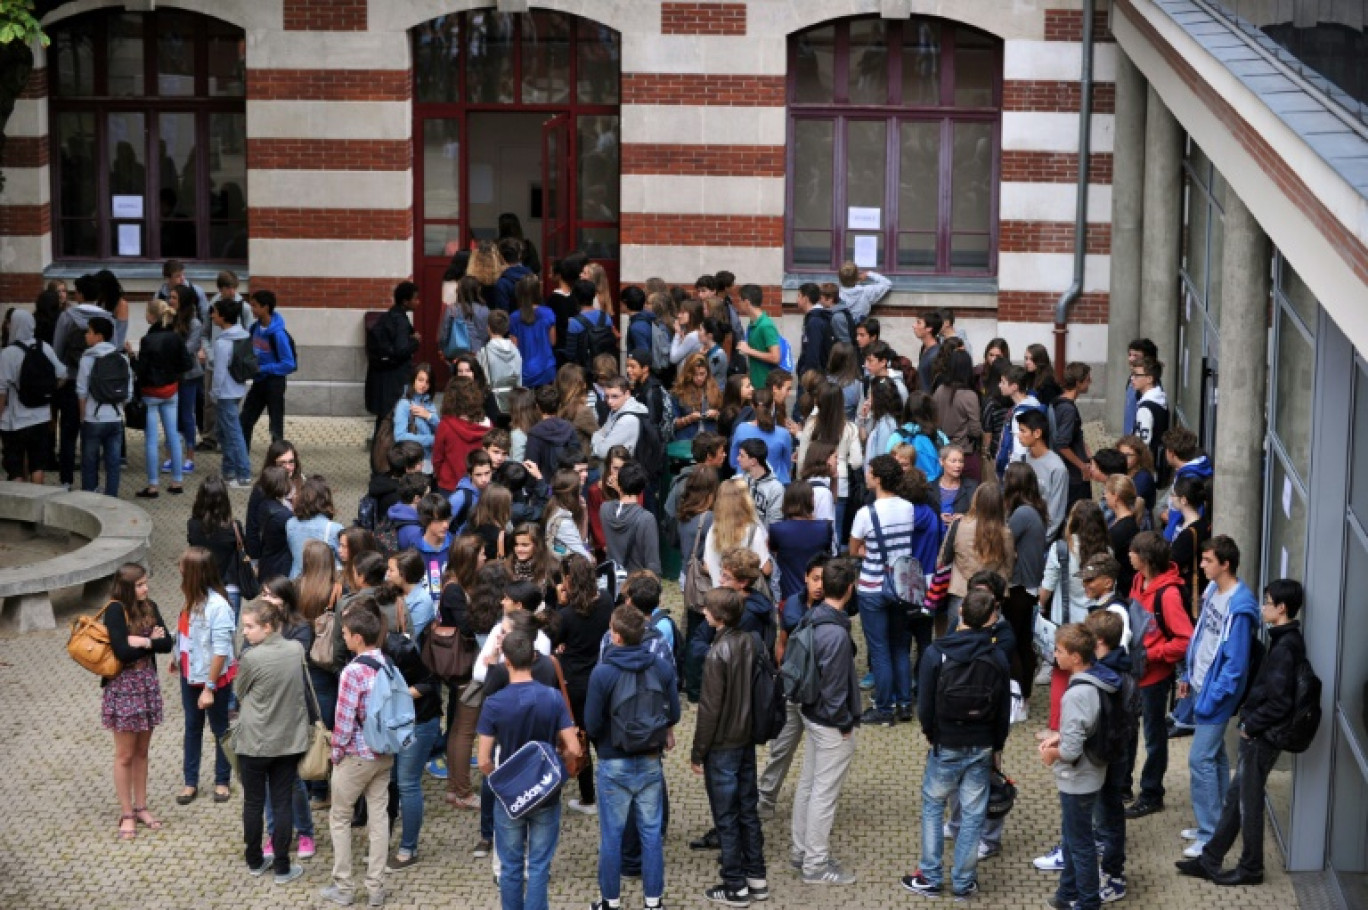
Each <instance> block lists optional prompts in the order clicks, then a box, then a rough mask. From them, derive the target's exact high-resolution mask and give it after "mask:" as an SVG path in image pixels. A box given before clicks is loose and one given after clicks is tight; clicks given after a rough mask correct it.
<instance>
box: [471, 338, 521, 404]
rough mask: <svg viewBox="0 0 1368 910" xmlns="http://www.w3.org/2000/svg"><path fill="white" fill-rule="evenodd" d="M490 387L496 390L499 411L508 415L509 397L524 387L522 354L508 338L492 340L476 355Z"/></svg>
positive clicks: (495, 395) (495, 398)
mask: <svg viewBox="0 0 1368 910" xmlns="http://www.w3.org/2000/svg"><path fill="white" fill-rule="evenodd" d="M475 359H476V360H478V361H479V362H480V367H481V369H483V370H484V372H485V378H486V379H488V380H489V387H490V388H491V389H493V390H494V400H495V401H497V402H498V403H499V410H501V411H503V412H504V413H508V396H509V395H510V394H511V393H512V391H513V389H515V388H517V387H518V386H520V385H522V354H520V353H519V352H518V346H517V345H516V344H514V343H513V342H511V341H509V340H508V339H507V338H491V339H489V342H488V343H487V344H486V345H485V346H484V347H482V348H480V353H479V354H477V355H476V358H475Z"/></svg>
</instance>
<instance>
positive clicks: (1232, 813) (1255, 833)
mask: <svg viewBox="0 0 1368 910" xmlns="http://www.w3.org/2000/svg"><path fill="white" fill-rule="evenodd" d="M1277 760H1278V750H1277V749H1275V748H1273V747H1272V746H1270V745H1269V744H1268V743H1266V742H1264V741H1263V740H1262V739H1245V738H1244V737H1243V736H1242V737H1241V738H1240V753H1239V757H1238V759H1237V764H1236V765H1235V777H1234V778H1233V779H1232V780H1231V781H1230V788H1229V789H1228V790H1226V798H1225V803H1224V804H1223V805H1222V806H1221V818H1220V820H1219V821H1218V822H1216V832H1215V833H1214V834H1212V835H1211V840H1209V841H1207V845H1206V849H1205V850H1203V851H1202V861H1203V862H1204V863H1206V864H1207V865H1208V866H1209V867H1210V868H1211V869H1213V870H1215V869H1218V868H1220V866H1221V862H1222V861H1223V860H1224V859H1225V855H1226V854H1227V853H1229V852H1230V848H1231V847H1232V846H1234V844H1235V835H1237V834H1238V835H1239V836H1240V838H1241V839H1242V840H1243V841H1244V844H1243V846H1242V847H1241V849H1240V862H1239V866H1238V868H1239V870H1240V871H1241V872H1244V873H1247V874H1249V875H1263V871H1264V861H1263V838H1264V793H1265V791H1266V790H1267V785H1268V774H1269V772H1270V771H1272V770H1273V764H1274V763H1275V762H1276V761H1277Z"/></svg>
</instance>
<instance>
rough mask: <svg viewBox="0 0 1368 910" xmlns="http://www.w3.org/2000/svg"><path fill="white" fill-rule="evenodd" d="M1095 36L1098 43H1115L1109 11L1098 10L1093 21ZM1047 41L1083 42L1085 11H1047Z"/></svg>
mask: <svg viewBox="0 0 1368 910" xmlns="http://www.w3.org/2000/svg"><path fill="white" fill-rule="evenodd" d="M1093 26H1094V33H1093V36H1094V37H1095V38H1096V39H1097V40H1098V41H1115V40H1116V39H1115V38H1114V37H1113V36H1112V33H1111V24H1110V22H1109V21H1108V19H1107V11H1106V10H1105V9H1102V8H1100V7H1099V8H1098V9H1097V12H1096V13H1095V16H1094V19H1093ZM1045 40H1046V41H1082V40H1083V11H1082V10H1081V9H1047V10H1046V11H1045Z"/></svg>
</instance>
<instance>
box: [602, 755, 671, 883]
mask: <svg viewBox="0 0 1368 910" xmlns="http://www.w3.org/2000/svg"><path fill="white" fill-rule="evenodd" d="M664 792H665V773H664V771H663V769H662V768H661V765H660V756H659V755H656V756H653V757H650V758H647V757H644V756H642V757H635V758H608V759H604V758H600V759H599V766H598V810H599V812H598V820H599V862H598V880H599V894H600V896H602V897H603V898H604V899H605V900H614V901H615V900H617V899H618V898H619V897H621V892H622V831H623V828H624V827H626V825H627V818H628V815H629V814H630V815H631V817H632V818H634V819H635V820H636V829H637V832H638V833H639V834H640V836H641V853H642V863H641V886H642V890H643V891H644V893H645V895H646V897H648V898H657V897H661V896H662V895H663V894H664V893H665V845H664V843H663V841H662V838H661V822H662V817H663V815H664V800H663V796H664Z"/></svg>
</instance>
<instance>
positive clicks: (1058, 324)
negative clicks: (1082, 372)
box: [1054, 0, 1095, 375]
mask: <svg viewBox="0 0 1368 910" xmlns="http://www.w3.org/2000/svg"><path fill="white" fill-rule="evenodd" d="M1094 3H1095V0H1083V63H1082V72H1081V74H1080V78H1079V85H1080V86H1081V88H1082V92H1081V96H1082V97H1081V98H1080V103H1079V112H1078V205H1077V208H1076V209H1075V212H1074V270H1073V283H1072V284H1070V285H1069V289H1068V290H1067V291H1065V292H1064V295H1063V296H1062V297H1060V298H1059V302H1058V303H1056V304H1055V325H1054V336H1055V344H1054V348H1055V350H1054V357H1055V359H1054V362H1055V374H1056V375H1062V374H1063V371H1064V364H1065V359H1064V356H1065V355H1064V341H1065V339H1066V338H1068V335H1069V307H1070V306H1072V305H1073V303H1074V301H1076V300H1077V299H1078V297H1079V295H1080V294H1082V293H1083V266H1084V263H1085V262H1086V261H1087V254H1088V158H1089V156H1090V155H1091V153H1092V88H1093V20H1094V18H1095V11H1094V9H1093V4H1094Z"/></svg>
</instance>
